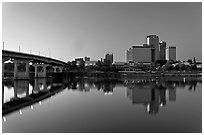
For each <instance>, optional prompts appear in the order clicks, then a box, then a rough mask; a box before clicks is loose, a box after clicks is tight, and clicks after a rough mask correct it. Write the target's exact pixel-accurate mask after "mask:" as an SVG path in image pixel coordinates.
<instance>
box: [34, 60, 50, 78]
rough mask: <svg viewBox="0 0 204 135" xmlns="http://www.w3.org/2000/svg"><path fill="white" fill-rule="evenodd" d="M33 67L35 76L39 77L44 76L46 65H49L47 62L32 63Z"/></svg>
mask: <svg viewBox="0 0 204 135" xmlns="http://www.w3.org/2000/svg"><path fill="white" fill-rule="evenodd" d="M33 66H34V67H35V77H36V78H40V77H46V72H47V70H46V67H47V66H49V65H48V64H37V63H35V64H33Z"/></svg>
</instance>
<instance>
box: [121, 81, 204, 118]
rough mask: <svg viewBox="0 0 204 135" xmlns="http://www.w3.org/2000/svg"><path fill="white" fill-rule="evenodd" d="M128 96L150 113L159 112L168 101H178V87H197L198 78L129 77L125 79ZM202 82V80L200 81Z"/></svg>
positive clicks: (193, 88) (192, 88) (190, 88)
mask: <svg viewBox="0 0 204 135" xmlns="http://www.w3.org/2000/svg"><path fill="white" fill-rule="evenodd" d="M124 82H125V85H126V86H127V97H128V98H129V99H130V100H131V101H132V103H133V104H143V105H145V106H146V111H147V112H148V113H150V114H155V113H158V112H159V108H160V107H163V106H165V105H166V104H167V101H169V102H172V101H173V102H174V101H176V88H179V87H182V88H183V87H188V89H189V90H194V91H195V89H196V86H197V82H199V81H198V80H189V79H181V78H177V79H175V78H174V79H172V80H171V79H169V78H168V79H164V78H161V79H146V80H143V79H129V80H127V79H126V80H125V81H124ZM200 82H201V81H200Z"/></svg>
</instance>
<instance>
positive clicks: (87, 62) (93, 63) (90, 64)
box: [85, 61, 98, 66]
mask: <svg viewBox="0 0 204 135" xmlns="http://www.w3.org/2000/svg"><path fill="white" fill-rule="evenodd" d="M97 62H98V61H85V66H95V65H96V63H97Z"/></svg>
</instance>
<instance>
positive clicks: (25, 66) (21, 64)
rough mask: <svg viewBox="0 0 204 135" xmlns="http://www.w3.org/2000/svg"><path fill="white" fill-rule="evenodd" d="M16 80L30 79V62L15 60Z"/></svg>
mask: <svg viewBox="0 0 204 135" xmlns="http://www.w3.org/2000/svg"><path fill="white" fill-rule="evenodd" d="M13 62H14V79H29V60H14V61H13Z"/></svg>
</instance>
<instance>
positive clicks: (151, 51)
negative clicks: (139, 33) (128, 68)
mask: <svg viewBox="0 0 204 135" xmlns="http://www.w3.org/2000/svg"><path fill="white" fill-rule="evenodd" d="M166 48H167V47H166V42H165V41H161V42H159V37H158V36H157V35H149V36H147V37H146V43H145V44H143V45H138V46H132V47H131V48H129V49H128V50H127V51H126V62H127V63H130V62H133V63H153V62H156V61H157V60H166ZM173 50H174V49H173ZM173 50H172V47H170V51H171V59H172V58H173V59H176V58H175V57H176V55H175V54H174V53H173V52H174V51H173Z"/></svg>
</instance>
